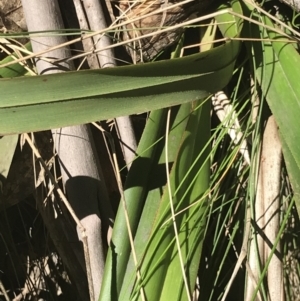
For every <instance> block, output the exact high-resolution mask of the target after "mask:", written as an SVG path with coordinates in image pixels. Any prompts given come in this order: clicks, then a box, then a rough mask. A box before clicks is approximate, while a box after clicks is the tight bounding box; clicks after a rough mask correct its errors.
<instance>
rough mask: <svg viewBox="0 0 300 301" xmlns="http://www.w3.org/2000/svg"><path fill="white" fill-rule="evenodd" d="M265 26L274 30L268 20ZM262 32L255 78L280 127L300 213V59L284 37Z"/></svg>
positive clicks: (261, 30)
mask: <svg viewBox="0 0 300 301" xmlns="http://www.w3.org/2000/svg"><path fill="white" fill-rule="evenodd" d="M264 23H265V24H266V25H268V26H269V27H274V25H273V23H272V22H271V20H270V19H269V18H267V17H265V18H264ZM259 30H260V34H261V37H262V38H263V42H262V43H261V44H260V43H257V42H255V44H253V50H254V57H255V60H256V66H257V68H256V78H257V80H258V82H259V83H260V85H261V88H262V91H263V94H264V96H265V97H266V100H267V102H268V104H269V106H270V108H271V110H272V113H273V114H274V116H275V119H276V122H277V125H278V127H279V132H280V137H281V140H282V150H283V154H284V159H285V163H286V166H287V170H288V173H289V178H290V180H291V183H292V187H293V190H294V196H295V200H296V205H297V210H298V212H300V185H299V177H300V143H299V134H298V130H297V129H299V127H300V119H299V112H300V85H299V78H300V57H299V54H298V52H297V51H296V49H295V48H294V46H293V45H292V44H291V43H289V42H288V41H287V42H282V40H283V39H284V38H283V37H282V36H281V35H280V34H278V33H274V32H271V31H270V30H267V29H266V28H263V27H260V28H259ZM269 39H272V40H273V42H269V41H268V40H269ZM276 40H280V41H278V42H277V41H276Z"/></svg>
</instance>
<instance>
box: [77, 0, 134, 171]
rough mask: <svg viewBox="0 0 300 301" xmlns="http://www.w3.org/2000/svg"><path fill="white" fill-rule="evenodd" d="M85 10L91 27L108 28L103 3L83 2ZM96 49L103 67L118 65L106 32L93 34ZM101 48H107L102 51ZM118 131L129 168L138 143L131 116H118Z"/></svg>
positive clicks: (98, 29)
mask: <svg viewBox="0 0 300 301" xmlns="http://www.w3.org/2000/svg"><path fill="white" fill-rule="evenodd" d="M83 5H84V8H85V12H86V15H87V19H88V23H89V26H90V29H91V30H93V31H95V32H97V31H101V30H105V29H106V28H107V24H106V20H105V15H104V10H103V7H102V4H101V3H100V1H98V0H90V1H89V2H86V1H84V2H83ZM93 40H94V49H95V50H96V51H97V49H100V51H99V52H98V53H97V56H98V60H99V64H100V66H101V68H109V67H116V66H117V63H116V60H115V55H114V51H113V49H112V48H109V49H105V48H107V47H109V46H111V44H112V43H111V39H110V38H109V37H108V36H107V35H106V34H98V35H95V36H93ZM101 49H105V50H103V51H101ZM116 127H117V132H118V134H119V136H120V140H121V145H120V146H121V149H122V151H123V155H124V159H125V162H126V165H127V167H128V168H130V166H131V163H132V161H133V160H134V157H135V152H136V148H137V143H136V139H135V133H134V129H133V125H132V122H131V119H130V116H122V117H117V118H116Z"/></svg>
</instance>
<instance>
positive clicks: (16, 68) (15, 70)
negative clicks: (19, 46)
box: [0, 43, 31, 78]
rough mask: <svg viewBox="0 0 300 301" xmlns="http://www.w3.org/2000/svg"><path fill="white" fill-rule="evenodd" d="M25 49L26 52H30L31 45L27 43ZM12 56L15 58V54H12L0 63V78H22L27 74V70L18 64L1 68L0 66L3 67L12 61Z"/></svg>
mask: <svg viewBox="0 0 300 301" xmlns="http://www.w3.org/2000/svg"><path fill="white" fill-rule="evenodd" d="M25 48H26V49H27V50H31V44H30V43H27V44H26V45H25ZM12 56H14V57H17V55H16V53H13V54H12V55H10V56H8V57H6V58H5V59H3V60H2V61H0V78H9V77H17V76H22V75H24V74H25V73H26V72H27V70H26V69H25V68H24V66H23V65H21V64H19V63H17V64H12V65H9V66H7V67H3V68H1V65H4V64H7V63H10V62H13V61H14V59H13V57H12Z"/></svg>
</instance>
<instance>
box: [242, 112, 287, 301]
mask: <svg viewBox="0 0 300 301" xmlns="http://www.w3.org/2000/svg"><path fill="white" fill-rule="evenodd" d="M259 158H260V159H259V170H258V180H257V187H256V199H255V206H254V216H253V217H252V219H253V225H254V229H253V234H252V241H251V244H250V249H249V266H250V269H251V272H252V273H253V275H254V279H253V277H252V278H251V277H248V278H247V290H246V299H245V300H247V301H248V300H249V301H250V300H253V297H254V293H255V291H256V289H257V285H258V280H259V279H260V277H261V272H262V269H263V267H264V266H265V265H266V264H267V261H268V259H269V256H270V254H271V250H272V248H273V245H274V243H275V241H276V239H277V235H278V232H279V227H280V187H281V185H280V173H281V161H282V154H281V143H280V140H279V135H278V130H277V125H276V122H275V119H274V117H273V116H271V117H269V118H268V120H267V123H266V126H265V129H264V133H263V140H262V145H261V153H260V156H259ZM249 272H250V271H248V273H249ZM266 278H267V291H265V292H264V291H263V289H264V288H262V290H261V293H264V294H267V295H268V299H269V300H271V301H284V287H283V266H282V260H281V258H280V246H279V245H277V248H276V252H275V253H274V254H273V256H272V258H271V261H270V264H269V267H268V271H267V275H266ZM256 298H257V300H262V298H263V297H262V296H261V295H260V294H258V296H257V297H256ZM255 300H256V299H255Z"/></svg>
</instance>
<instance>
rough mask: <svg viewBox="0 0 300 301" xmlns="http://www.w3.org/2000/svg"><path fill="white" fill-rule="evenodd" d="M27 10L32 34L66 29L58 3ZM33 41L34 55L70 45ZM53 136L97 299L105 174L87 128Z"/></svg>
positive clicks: (56, 39)
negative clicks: (63, 45)
mask: <svg viewBox="0 0 300 301" xmlns="http://www.w3.org/2000/svg"><path fill="white" fill-rule="evenodd" d="M23 9H24V13H25V17H26V20H27V25H28V30H29V31H43V30H55V29H61V28H63V22H62V18H61V15H60V11H59V6H58V3H57V1H56V0H55V1H52V0H51V1H42V2H40V1H37V0H34V1H28V0H24V1H23ZM31 40H32V41H31V42H32V48H33V50H34V52H40V51H42V50H44V49H47V48H49V47H53V46H56V45H59V44H63V43H66V42H67V40H66V37H64V36H51V37H49V36H44V37H36V38H32V39H31ZM48 56H49V57H51V58H56V59H66V58H68V57H70V56H71V53H70V50H69V48H68V47H64V48H60V49H57V50H54V51H52V52H49V53H48ZM36 66H37V69H38V72H39V73H40V74H49V73H58V72H64V71H68V70H73V69H74V66H73V64H72V63H70V62H61V63H59V64H51V63H50V62H48V61H47V60H44V59H42V58H40V59H37V60H36ZM41 118H42V116H41ZM52 133H53V138H54V144H55V147H56V150H57V152H58V156H59V162H60V166H61V172H62V178H63V183H64V185H65V186H66V190H67V194H68V197H69V201H70V203H71V206H72V207H73V208H74V210H75V213H76V214H77V216H78V217H79V219H80V222H81V224H82V227H80V228H77V230H78V235H79V238H80V239H81V240H82V241H83V245H84V251H85V252H84V254H85V261H86V270H87V276H88V283H89V293H90V299H91V300H97V299H98V295H99V292H100V284H101V281H102V272H103V269H104V254H103V243H102V237H101V220H100V212H99V209H98V202H103V203H105V204H106V206H108V196H107V192H106V190H105V187H104V185H103V175H102V172H101V168H100V165H99V164H98V161H97V154H96V152H95V149H94V145H93V141H92V136H91V134H90V129H89V128H88V126H87V125H81V126H74V127H67V128H61V129H56V130H53V131H52ZM85 229H86V231H85ZM70 251H72V250H70ZM81 277H82V275H81ZM80 286H81V283H77V287H78V289H79V292H80V293H83V294H84V290H82V291H81V289H80ZM82 299H83V300H85V299H86V296H84V295H83V296H82Z"/></svg>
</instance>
